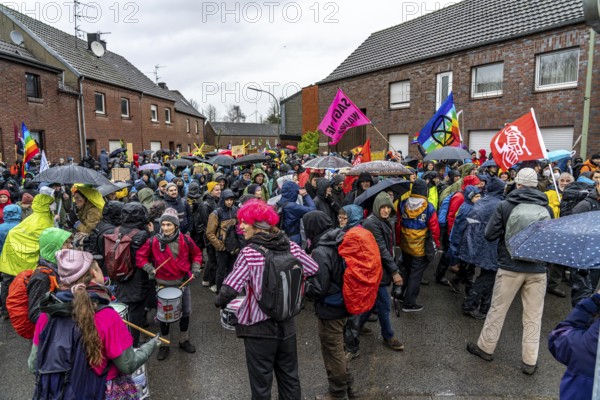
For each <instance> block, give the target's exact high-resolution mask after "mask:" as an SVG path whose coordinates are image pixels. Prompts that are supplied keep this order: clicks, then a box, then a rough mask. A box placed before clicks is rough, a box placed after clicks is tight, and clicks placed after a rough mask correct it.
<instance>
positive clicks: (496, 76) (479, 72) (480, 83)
mask: <svg viewBox="0 0 600 400" xmlns="http://www.w3.org/2000/svg"><path fill="white" fill-rule="evenodd" d="M503 75H504V63H498V64H489V65H482V66H480V67H474V68H473V69H472V70H471V97H487V96H500V95H502V82H503V80H504V79H503Z"/></svg>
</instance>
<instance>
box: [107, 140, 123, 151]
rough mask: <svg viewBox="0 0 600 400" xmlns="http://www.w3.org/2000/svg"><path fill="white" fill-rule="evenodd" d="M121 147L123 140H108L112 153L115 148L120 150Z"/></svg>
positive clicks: (109, 149)
mask: <svg viewBox="0 0 600 400" xmlns="http://www.w3.org/2000/svg"><path fill="white" fill-rule="evenodd" d="M120 148H121V141H120V140H109V141H108V152H109V153H112V152H113V151H115V150H118V149H120Z"/></svg>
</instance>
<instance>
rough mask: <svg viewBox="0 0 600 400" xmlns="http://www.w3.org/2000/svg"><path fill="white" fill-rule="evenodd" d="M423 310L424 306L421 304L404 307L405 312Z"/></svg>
mask: <svg viewBox="0 0 600 400" xmlns="http://www.w3.org/2000/svg"><path fill="white" fill-rule="evenodd" d="M421 310H423V306H422V305H419V304H413V305H412V306H407V305H404V306H403V307H402V311H403V312H418V311H421Z"/></svg>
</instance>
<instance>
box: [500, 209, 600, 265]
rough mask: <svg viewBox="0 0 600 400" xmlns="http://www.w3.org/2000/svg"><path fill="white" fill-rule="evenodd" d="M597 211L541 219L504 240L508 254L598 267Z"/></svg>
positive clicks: (599, 219)
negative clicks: (545, 219)
mask: <svg viewBox="0 0 600 400" xmlns="http://www.w3.org/2000/svg"><path fill="white" fill-rule="evenodd" d="M598 240H600V212H596V211H591V212H587V213H583V214H575V215H569V216H567V217H561V218H558V219H553V220H549V221H541V222H536V223H535V224H532V225H531V226H529V227H527V228H526V229H523V230H522V231H521V232H519V233H518V234H517V235H515V236H514V237H513V238H511V239H510V240H509V242H508V244H509V248H510V252H511V255H512V256H513V257H514V258H517V259H520V260H526V261H543V262H549V263H553V264H559V265H565V266H567V267H572V268H577V269H591V268H600V246H598Z"/></svg>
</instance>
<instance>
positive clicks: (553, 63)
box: [535, 49, 579, 90]
mask: <svg viewBox="0 0 600 400" xmlns="http://www.w3.org/2000/svg"><path fill="white" fill-rule="evenodd" d="M535 64H536V69H535V89H536V90H548V89H564V88H573V87H577V73H578V70H579V49H573V50H566V51H557V52H554V53H547V54H540V55H539V56H537V58H536V63H535Z"/></svg>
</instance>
